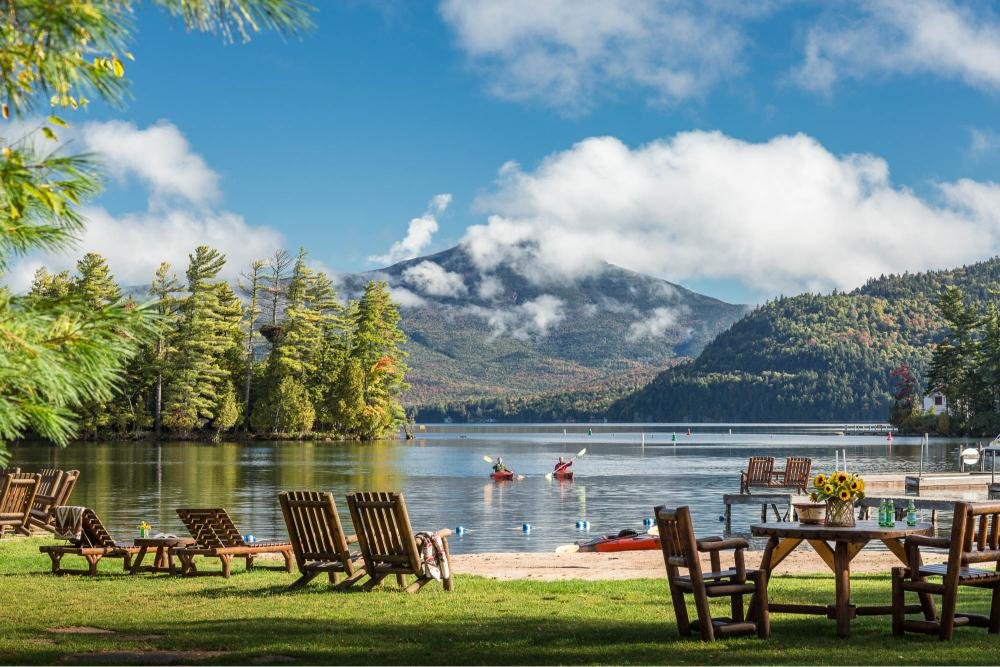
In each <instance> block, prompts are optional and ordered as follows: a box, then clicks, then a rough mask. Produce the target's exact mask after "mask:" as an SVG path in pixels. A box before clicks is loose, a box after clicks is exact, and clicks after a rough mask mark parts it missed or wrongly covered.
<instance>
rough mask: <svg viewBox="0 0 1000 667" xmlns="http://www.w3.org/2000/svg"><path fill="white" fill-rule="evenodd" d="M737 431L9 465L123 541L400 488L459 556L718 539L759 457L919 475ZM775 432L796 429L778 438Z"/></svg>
mask: <svg viewBox="0 0 1000 667" xmlns="http://www.w3.org/2000/svg"><path fill="white" fill-rule="evenodd" d="M727 426H728V425H727ZM564 428H566V429H567V430H568V431H569V432H568V433H566V434H564V433H563V429H564ZM588 428H590V429H593V435H588V434H587V430H588ZM732 428H733V433H732V434H730V433H729V432H728V430H727V429H726V428H719V427H718V425H715V426H714V427H712V430H713V431H714V432H701V431H700V430H699V427H695V432H694V434H693V435H690V436H689V435H687V434H686V429H679V428H677V427H676V426H672V425H632V424H629V425H613V424H602V425H599V426H598V425H593V426H588V425H580V424H575V425H566V426H565V427H564V426H563V425H546V426H539V425H499V424H491V425H482V424H480V425H475V426H466V425H457V424H456V425H443V426H435V427H428V428H427V430H426V431H424V432H420V433H418V434H417V435H418V437H417V439H415V440H412V441H398V440H393V441H378V442H371V443H346V444H345V443H322V442H297V441H296V442H248V443H222V444H203V443H164V444H153V443H77V444H74V445H71V446H70V447H68V448H66V449H58V448H54V447H51V446H47V445H38V444H22V445H18V446H15V447H13V448H12V454H13V465H15V466H20V467H21V468H24V469H26V470H35V469H38V468H43V467H60V468H63V469H74V468H76V469H79V470H80V471H81V473H82V474H81V478H80V482H79V485H78V486H77V488H76V491H75V493H74V497H73V502H74V504H80V505H86V506H88V507H92V508H94V509H95V510H96V511H97V513H98V514H99V515H100V516H101V517H102V518H103V519H104V521H105V523H107V524H108V526H109V527H110V528H111V529H112V532H113V533H115V534H116V535H117V536H118V537H119V539H125V538H128V537H130V536H133V535H134V534H135V526H136V525H137V524H138V523H139V522H140V521H143V520H145V521H148V522H149V523H150V524H152V525H153V526H154V530H157V531H165V532H174V533H177V532H178V531H183V526H182V525H181V524H180V523H179V521H178V520H177V518H176V515H175V513H174V509H175V508H177V507H199V506H202V507H225V508H227V509H228V510H229V511H230V513H231V514H232V515H233V517H234V519H235V520H236V522H237V524H238V525H239V526H240V527H241V528H242V530H243V532H244V533H253V534H254V535H256V536H258V537H268V536H272V535H274V536H280V535H284V534H285V530H284V523H283V521H282V518H281V512H280V510H279V508H278V503H277V494H278V492H279V491H282V490H295V489H317V490H330V491H333V493H334V495H335V497H336V500H337V504H338V507H339V508H340V511H341V518H342V519H343V520H344V522H345V524H346V525H350V520H349V517H348V515H347V511H346V510H347V507H346V501H345V500H344V496H345V494H346V493H348V492H349V491H353V490H402V491H403V492H404V493H405V495H406V501H407V506H408V508H409V511H410V516H411V518H412V520H413V524H414V527H415V528H417V529H433V528H445V527H448V528H452V529H454V528H455V527H457V526H464V527H465V528H466V533H465V535H464V536H463V537H461V538H459V537H457V536H456V537H454V538H453V539H452V549H453V551H454V552H456V553H469V552H490V551H551V550H553V549H555V548H556V547H557V546H558V545H560V544H567V543H570V542H574V541H576V540H579V539H584V538H586V537H587V533H583V532H581V531H578V530H576V528H575V525H576V522H577V521H580V520H584V519H586V520H587V521H589V522H590V533H589V535H591V536H593V535H597V534H601V533H606V532H616V531H618V530H620V529H622V528H634V529H637V530H640V531H641V530H642V529H643V518H644V517H647V516H651V515H652V508H653V506H654V505H658V504H665V505H668V506H671V505H683V504H687V505H690V506H691V507H692V514H693V516H694V519H695V521H696V530H697V531H698V532H699V533H701V534H712V533H719V532H720V531H721V529H722V526H721V524H720V523H719V516H720V515H721V514H722V510H723V507H722V500H721V496H722V494H723V493H736V492H738V491H739V473H740V471H741V470H743V469H745V466H746V461H747V458H748V457H749V456H752V455H769V456H774V457H775V459H778V460H779V464H778V465H779V467H780V466H781V465H783V461H782V459H784V457H786V456H791V455H805V456H809V457H811V458H812V459H813V467H814V470H824V471H828V470H830V469H832V467H833V463H834V452H835V451H837V450H842V449H846V450H847V455H848V460H849V465H850V468H851V470H852V471H857V472H861V473H865V472H899V471H916V470H917V467H918V464H919V463H918V462H919V460H920V439H919V438H901V437H897V438H895V439H894V441H893V442H892V443H891V445H890V444H889V443H887V442H886V439H885V437H884V436H856V435H830V434H829V433H831V432H832V431H830V430H828V429H827V428H825V427H822V428H821V427H815V426H809V425H802V427H801V428H800V429H798V430H799V431H802V432H799V433H795V432H787V431H788V430H792V429H787V428H780V427H779V426H778V425H773V428H770V429H765V428H760V427H753V426H747V427H745V428H744V429H743V430H742V432H741V429H740V426H739V425H735V426H734V427H732ZM779 428H780V430H782V431H786V432H780V433H777V432H767V431H768V430H770V431H777V430H779ZM704 430H705V431H707V430H708V428H707V427H706V428H705V429H704ZM642 432H645V435H643V434H642ZM675 432H676V434H677V435H676V438H677V442H676V444H674V443H672V442H671V439H672V436H673V433H675ZM643 439H644V440H645V445H644V446H643ZM968 444H970V443H968V442H966V441H963V440H944V439H941V440H931V441H930V445H929V447H928V449H927V451H926V453H925V456H924V470H928V471H930V470H957V467H958V452H959V451H960V450H961V449H962V448H964V447H965V446H967V445H968ZM971 444H974V443H971ZM584 447H586V449H587V452H586V455H585V456H584V457H582V458H581V459H579V460H578V461H577V462H576V464H575V465H574V466H573V469H574V470H575V471H576V475H577V478H576V480H575V481H572V482H559V481H550V480H546V479H545V478H544V474H545V473H546V472H548V471H550V470H551V469H552V466H553V464H554V462H555V460H556V459H557V458H558V457H559V456H560V455H566V456H572V455H574V454H575V453H576V452H577V451H579V450H580V449H582V448H584ZM497 455H502V456H503V457H504V460H505V462H506V463H507V465H508V467H510V468H511V469H513V470H515V471H516V472H517V473H519V474H523V475H526V476H527V478H526V479H525V480H523V481H520V482H507V483H494V482H492V481H491V480H490V479H489V477H488V475H489V472H490V465H489V464H488V463H486V462H485V461H484V460H483V457H484V456H491V457H495V456H497ZM759 512H760V510H759V507H752V506H745V507H742V508H741V507H735V508H734V515H733V530H734V532H736V533H746V532H747V527H748V525H749V524H750V523H751V522H752V521H754V520H759ZM524 523H530V524H531V532H530V533H527V534H526V533H524V532H523V531H522V524H524Z"/></svg>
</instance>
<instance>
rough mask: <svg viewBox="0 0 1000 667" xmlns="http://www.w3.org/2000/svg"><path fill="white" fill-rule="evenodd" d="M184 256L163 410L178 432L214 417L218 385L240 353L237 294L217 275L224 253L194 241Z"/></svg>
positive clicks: (166, 418) (231, 369) (223, 380)
mask: <svg viewBox="0 0 1000 667" xmlns="http://www.w3.org/2000/svg"><path fill="white" fill-rule="evenodd" d="M188 259H189V261H190V263H189V265H188V270H187V280H188V296H187V298H186V299H184V301H183V303H182V305H181V311H180V317H181V320H180V325H179V329H178V337H177V344H176V350H175V353H174V355H173V359H172V367H173V369H174V371H173V372H172V374H171V375H172V377H171V382H170V385H169V387H168V396H167V400H166V408H165V412H166V414H165V416H164V424H165V425H167V426H168V427H170V428H174V429H177V430H179V431H181V432H187V431H190V430H192V429H195V428H200V427H202V426H204V425H206V424H207V423H208V422H210V421H212V419H214V417H215V411H216V408H217V405H218V396H219V393H220V391H221V388H222V387H223V386H224V384H225V382H227V381H231V377H232V372H233V363H234V361H235V362H236V363H238V362H239V360H240V358H241V356H242V355H241V354H240V348H239V341H240V321H241V319H242V312H241V307H240V304H239V300H238V299H237V298H236V295H235V294H234V293H233V291H232V288H230V287H229V285H228V284H226V283H225V282H219V281H216V280H215V279H216V277H217V276H218V274H219V271H220V270H221V269H222V267H223V266H224V265H225V263H226V258H225V256H224V255H222V254H221V253H219V252H218V251H217V250H214V249H211V248H209V247H208V246H198V248H197V249H196V250H195V252H194V254H192V255H189V256H188Z"/></svg>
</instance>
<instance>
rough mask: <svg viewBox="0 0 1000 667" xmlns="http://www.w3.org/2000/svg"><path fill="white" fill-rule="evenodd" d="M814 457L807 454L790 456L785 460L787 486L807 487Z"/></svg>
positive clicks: (785, 482)
mask: <svg viewBox="0 0 1000 667" xmlns="http://www.w3.org/2000/svg"><path fill="white" fill-rule="evenodd" d="M810 470H812V459H810V458H807V457H805V456H789V457H788V460H787V461H786V462H785V480H784V484H785V486H794V487H796V488H805V487H806V486H807V485H808V484H809V471H810Z"/></svg>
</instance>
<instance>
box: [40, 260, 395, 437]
mask: <svg viewBox="0 0 1000 667" xmlns="http://www.w3.org/2000/svg"><path fill="white" fill-rule="evenodd" d="M225 263H226V258H225V256H224V255H222V254H221V253H219V252H218V251H216V250H214V249H212V248H209V247H207V246H199V247H198V248H197V249H196V250H195V251H194V252H193V253H191V254H190V255H189V256H188V266H187V270H186V271H185V273H184V278H183V279H181V278H179V277H178V275H177V274H176V273H175V271H174V268H173V267H171V266H170V265H169V264H167V263H162V264H160V266H159V267H158V268H157V270H156V272H155V275H153V276H152V277H151V281H150V284H149V286H148V288H147V289H145V290H139V292H138V293H133V294H130V295H123V292H122V289H121V287H120V286H119V285H118V284H117V283H116V281H115V279H114V276H113V275H112V274H111V272H110V270H109V268H108V265H107V262H106V261H105V259H104V258H103V257H102V256H100V255H98V254H95V253H88V254H87V255H85V256H84V257H83V258H82V259H80V260H79V261H78V262H77V265H76V272H75V273H74V274H72V275H71V274H70V273H69V272H68V271H63V272H60V273H51V272H49V271H48V270H47V269H45V268H41V269H39V270H38V271H37V272H36V274H35V276H34V281H33V283H32V287H31V291H30V293H29V294H28V295H27V297H26V300H27V302H28V303H29V304H31V305H32V306H34V307H35V308H37V309H38V310H39V311H40V312H43V311H45V310H46V309H47V308H50V307H52V305H53V304H67V303H75V305H76V307H82V308H88V309H93V310H95V311H100V310H102V309H106V308H114V307H117V306H119V305H120V304H125V306H126V308H128V309H145V310H151V311H152V317H151V318H149V322H150V324H149V325H148V328H146V329H145V330H143V331H141V332H130V335H131V336H134V338H135V339H136V340H137V341H139V344H138V346H137V347H136V348H135V352H134V354H133V355H132V356H131V358H130V359H129V360H128V362H127V364H126V366H125V369H124V371H123V373H122V374H121V377H120V378H119V381H118V382H117V386H118V391H116V392H115V393H114V394H113V395H112V396H110V397H106V400H91V401H88V402H86V403H85V404H84V405H82V406H81V407H80V408H79V409H78V410H77V413H78V417H79V426H78V432H77V437H80V438H97V437H108V436H114V437H139V436H143V435H150V434H154V435H156V436H159V437H166V438H190V437H211V438H215V439H217V438H219V437H220V436H221V435H222V434H225V433H230V432H234V431H239V432H242V433H244V434H247V435H259V436H265V437H274V436H279V435H280V436H295V437H301V436H303V435H305V434H309V433H311V432H318V433H321V434H323V435H326V436H330V437H343V438H359V439H367V438H373V437H379V436H382V435H385V434H387V433H388V432H390V431H391V430H393V429H394V428H396V427H397V426H398V424H399V423H400V422H401V421H402V420H403V416H404V415H403V409H402V407H401V406H400V403H399V396H400V394H401V393H402V392H403V391H405V389H406V388H407V385H406V383H405V373H406V370H407V366H406V363H405V357H406V354H405V352H404V351H403V350H402V349H401V344H402V342H403V340H404V335H403V333H402V331H401V330H400V328H399V313H398V311H397V309H396V306H395V305H394V304H393V303H392V301H391V300H390V298H389V293H388V286H387V285H386V284H385V283H381V282H377V281H372V282H370V283H368V285H367V286H366V287H365V288H364V291H363V293H362V294H361V296H360V297H359V298H358V299H357V300H349V301H348V302H347V303H346V305H345V304H344V303H342V302H341V301H340V300H339V299H338V296H337V293H336V291H335V289H334V286H333V283H332V281H331V280H330V278H329V277H328V276H327V275H326V274H324V273H323V272H321V271H317V270H314V269H312V268H311V267H310V266H309V265H308V262H307V257H306V253H305V251H304V250H302V251H300V252H299V254H298V256H291V255H289V254H288V253H287V252H285V251H283V250H280V251H278V252H276V253H275V254H274V255H273V256H272V257H270V258H268V259H266V260H265V259H260V260H256V261H253V262H252V263H251V264H250V265H249V266H248V267H246V269H245V270H244V271H243V272H242V273H241V274H240V279H239V280H238V281H237V287H236V290H238V291H239V292H240V293H239V294H238V293H237V291H236V290H234V289H233V287H232V286H231V285H230V283H229V282H228V281H226V280H223V279H221V278H220V277H219V275H220V273H221V272H222V270H223V268H224V267H225ZM132 291H133V292H135V290H132Z"/></svg>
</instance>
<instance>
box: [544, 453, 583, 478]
mask: <svg viewBox="0 0 1000 667" xmlns="http://www.w3.org/2000/svg"><path fill="white" fill-rule="evenodd" d="M586 453H587V448H586V447H584V448H583V449H581V450H580V451H578V452H577V453H576V458H580V457H581V456H583V455H584V454H586ZM572 460H573V459H570V461H572ZM545 479H552V473H550V472H547V473H545Z"/></svg>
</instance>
